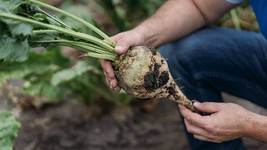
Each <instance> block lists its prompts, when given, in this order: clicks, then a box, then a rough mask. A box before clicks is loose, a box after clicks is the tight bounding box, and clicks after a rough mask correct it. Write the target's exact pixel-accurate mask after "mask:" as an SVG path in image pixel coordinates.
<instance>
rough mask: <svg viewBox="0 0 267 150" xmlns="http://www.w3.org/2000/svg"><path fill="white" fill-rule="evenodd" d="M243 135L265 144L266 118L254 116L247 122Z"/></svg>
mask: <svg viewBox="0 0 267 150" xmlns="http://www.w3.org/2000/svg"><path fill="white" fill-rule="evenodd" d="M245 133H246V135H245V136H248V137H250V138H253V139H257V140H261V141H264V142H267V117H266V116H262V115H258V114H254V115H253V116H252V117H250V120H249V121H248V124H247V127H246V131H245Z"/></svg>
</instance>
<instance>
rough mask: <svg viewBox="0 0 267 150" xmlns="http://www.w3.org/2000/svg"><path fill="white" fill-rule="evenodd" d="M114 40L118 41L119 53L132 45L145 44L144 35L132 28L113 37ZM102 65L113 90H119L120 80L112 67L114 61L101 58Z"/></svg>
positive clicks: (117, 48)
mask: <svg viewBox="0 0 267 150" xmlns="http://www.w3.org/2000/svg"><path fill="white" fill-rule="evenodd" d="M112 40H113V41H114V42H115V43H116V47H115V51H116V52H117V53H118V54H123V53H125V52H127V50H128V49H129V48H130V47H131V46H138V45H143V44H144V36H143V34H141V33H140V32H139V31H136V30H134V29H133V30H130V31H127V32H122V33H119V34H117V35H115V36H113V37H112ZM101 66H102V68H103V71H104V74H105V77H106V82H107V84H108V86H109V87H110V88H111V89H112V90H119V89H120V88H119V87H118V81H117V79H116V77H115V74H114V70H113V68H112V62H111V61H108V60H101Z"/></svg>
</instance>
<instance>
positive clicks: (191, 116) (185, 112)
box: [179, 105, 206, 127]
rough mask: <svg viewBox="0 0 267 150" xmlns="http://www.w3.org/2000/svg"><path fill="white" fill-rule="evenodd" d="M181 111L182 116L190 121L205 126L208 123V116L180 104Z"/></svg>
mask: <svg viewBox="0 0 267 150" xmlns="http://www.w3.org/2000/svg"><path fill="white" fill-rule="evenodd" d="M179 108H180V112H181V114H182V116H183V117H184V118H185V119H186V120H188V121H189V122H190V123H192V124H194V125H196V126H199V127H204V126H205V124H206V118H205V117H203V116H201V115H199V114H198V113H194V112H192V111H190V110H189V109H187V108H185V107H184V106H181V105H179Z"/></svg>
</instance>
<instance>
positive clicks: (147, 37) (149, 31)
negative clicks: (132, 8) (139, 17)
mask: <svg viewBox="0 0 267 150" xmlns="http://www.w3.org/2000/svg"><path fill="white" fill-rule="evenodd" d="M133 30H134V31H135V32H136V33H138V34H139V35H140V36H141V37H140V38H141V39H142V40H143V44H144V45H147V46H150V47H157V46H158V45H160V43H161V42H160V41H161V40H160V38H159V36H158V35H159V34H157V33H156V32H155V31H154V30H153V27H152V26H150V25H149V23H146V22H145V23H142V24H141V25H139V26H137V27H136V28H134V29H133Z"/></svg>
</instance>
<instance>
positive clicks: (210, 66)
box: [160, 28, 267, 150]
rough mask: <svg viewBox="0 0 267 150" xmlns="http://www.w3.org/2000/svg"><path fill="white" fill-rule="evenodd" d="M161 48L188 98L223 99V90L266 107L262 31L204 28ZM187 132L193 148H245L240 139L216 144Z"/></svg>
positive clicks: (266, 43)
mask: <svg viewBox="0 0 267 150" xmlns="http://www.w3.org/2000/svg"><path fill="white" fill-rule="evenodd" d="M160 52H161V54H162V55H163V56H164V57H165V58H166V59H167V62H168V65H169V68H170V71H171V74H172V75H173V77H174V79H175V80H176V81H177V84H178V85H179V86H180V87H182V91H183V92H184V93H185V95H186V96H187V97H188V98H190V99H196V100H198V101H201V102H204V101H213V102H222V96H221V92H222V91H224V92H227V93H229V94H232V95H235V96H238V97H241V98H244V99H247V100H249V101H251V102H253V103H256V104H258V105H260V106H263V107H265V108H267V40H266V39H265V38H264V37H263V36H262V35H261V34H259V33H255V32H246V31H238V30H233V29H224V28H204V29H201V30H199V31H197V32H195V33H193V34H191V35H188V36H187V37H184V38H183V39H180V40H178V41H174V42H173V43H169V44H167V45H164V46H162V47H161V48H160ZM229 115H231V114H229ZM187 135H188V140H189V143H190V146H191V148H192V149H193V150H244V149H245V147H244V145H243V143H242V141H241V139H236V140H232V141H227V142H223V143H220V144H217V143H211V142H204V141H200V140H197V139H194V138H193V136H192V135H191V134H190V133H187Z"/></svg>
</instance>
